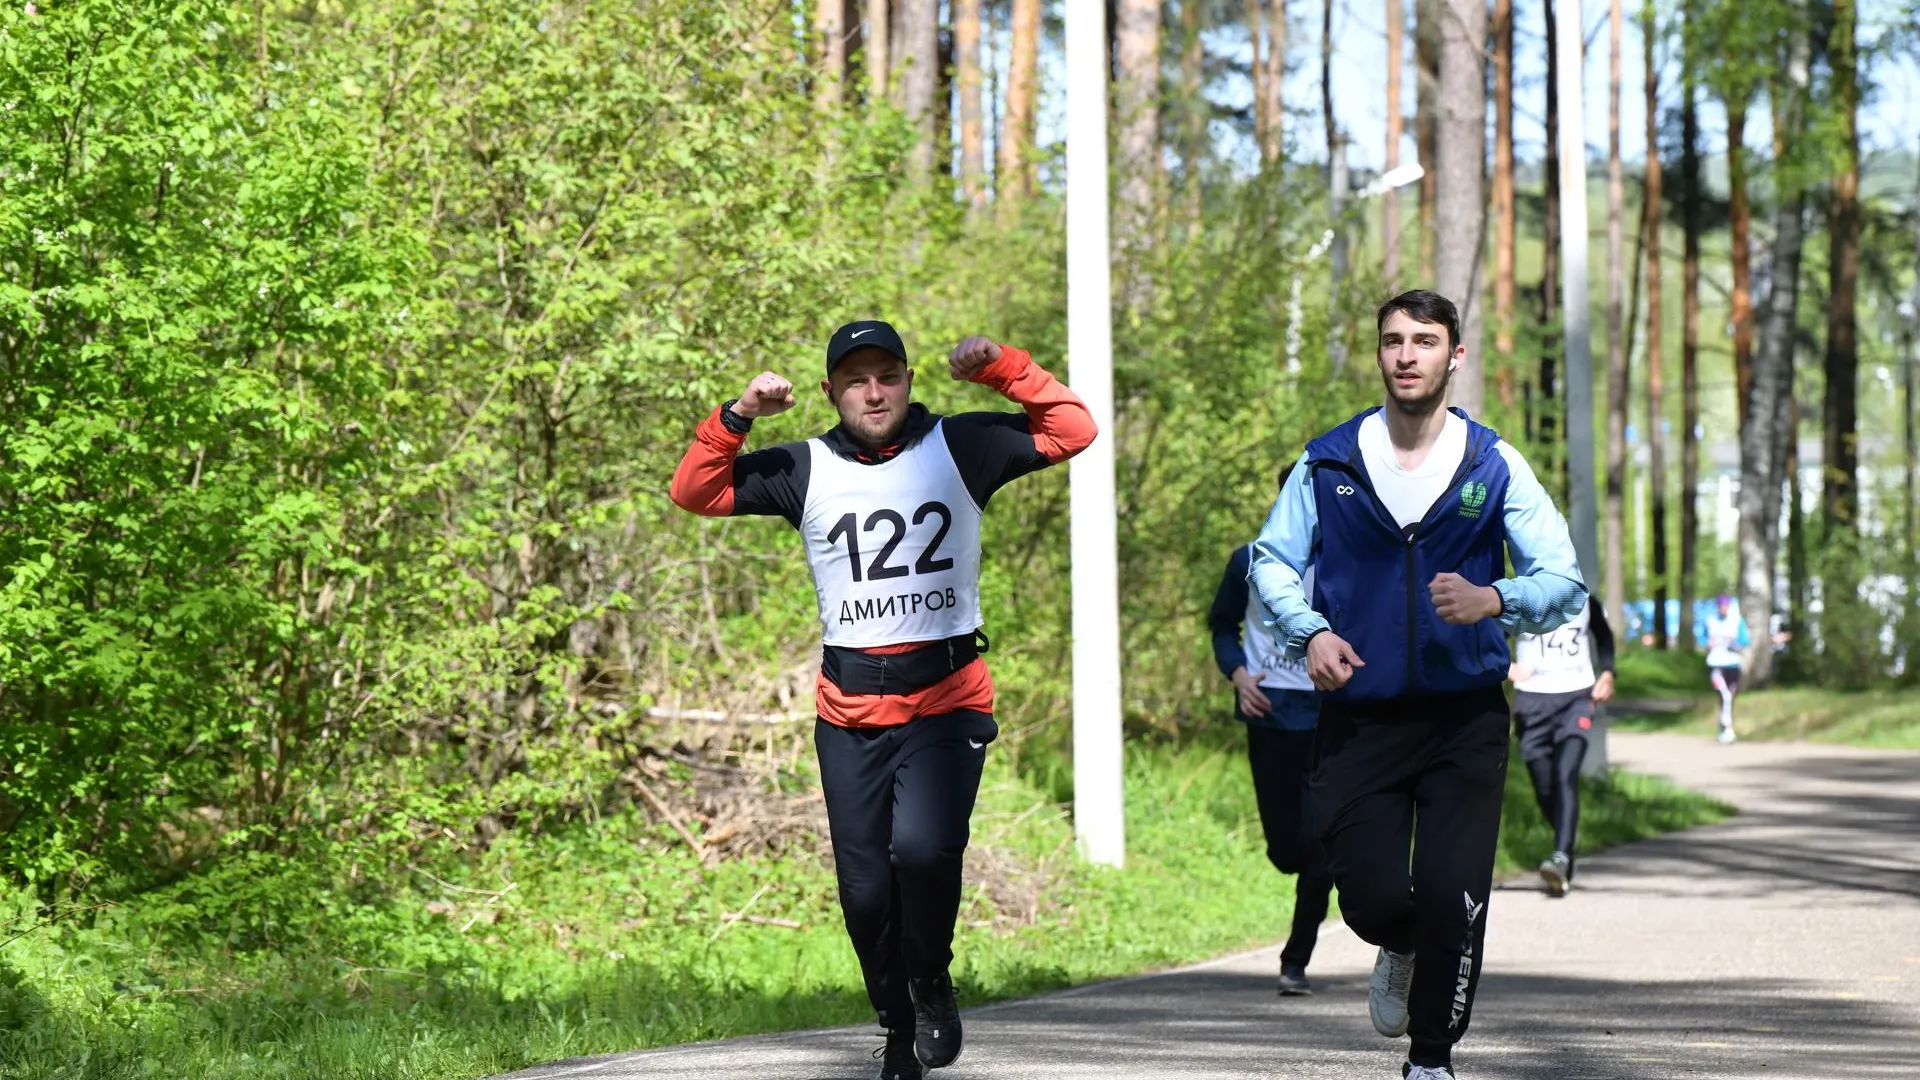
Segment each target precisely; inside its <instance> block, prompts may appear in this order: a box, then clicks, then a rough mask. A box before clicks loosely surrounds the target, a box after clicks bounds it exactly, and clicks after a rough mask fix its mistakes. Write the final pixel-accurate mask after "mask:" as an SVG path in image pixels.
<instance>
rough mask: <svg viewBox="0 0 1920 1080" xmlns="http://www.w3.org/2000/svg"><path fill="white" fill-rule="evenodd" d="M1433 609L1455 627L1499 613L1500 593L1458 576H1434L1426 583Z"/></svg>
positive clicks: (1487, 586) (1488, 586) (1489, 586)
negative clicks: (1431, 598)
mask: <svg viewBox="0 0 1920 1080" xmlns="http://www.w3.org/2000/svg"><path fill="white" fill-rule="evenodd" d="M1427 592H1428V594H1429V595H1431V596H1432V597H1433V609H1434V610H1435V611H1437V612H1439V613H1440V618H1442V619H1444V620H1446V621H1447V622H1449V623H1451V624H1453V625H1454V626H1466V625H1468V624H1470V623H1477V622H1479V621H1480V620H1482V619H1491V618H1493V617H1494V616H1495V615H1498V614H1500V606H1501V605H1500V593H1499V591H1498V590H1496V589H1495V588H1493V587H1492V586H1491V585H1475V584H1474V583H1473V582H1471V581H1468V580H1467V579H1466V578H1463V577H1461V576H1460V575H1459V574H1435V575H1434V577H1433V580H1432V581H1429V582H1427Z"/></svg>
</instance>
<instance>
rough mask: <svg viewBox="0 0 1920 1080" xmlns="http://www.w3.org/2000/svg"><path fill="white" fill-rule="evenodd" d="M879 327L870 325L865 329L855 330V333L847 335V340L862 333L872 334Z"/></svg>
mask: <svg viewBox="0 0 1920 1080" xmlns="http://www.w3.org/2000/svg"><path fill="white" fill-rule="evenodd" d="M878 329H879V327H877V326H869V327H867V328H866V329H865V330H855V331H854V332H853V333H851V334H848V335H847V340H848V341H852V340H853V339H854V338H857V337H859V336H860V335H861V334H871V333H873V332H874V331H875V330H878Z"/></svg>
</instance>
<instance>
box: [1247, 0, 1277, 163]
mask: <svg viewBox="0 0 1920 1080" xmlns="http://www.w3.org/2000/svg"><path fill="white" fill-rule="evenodd" d="M1241 8H1242V10H1244V11H1245V13H1246V20H1247V43H1248V48H1249V49H1251V50H1252V59H1250V60H1249V61H1248V62H1247V77H1248V78H1249V79H1250V80H1252V82H1253V144H1254V145H1255V146H1257V147H1259V148H1260V160H1261V161H1262V163H1265V162H1270V161H1272V160H1273V159H1272V158H1271V157H1269V156H1268V155H1267V150H1268V148H1269V147H1270V146H1271V145H1272V139H1271V136H1270V135H1269V134H1268V130H1267V128H1268V125H1269V124H1270V123H1271V121H1270V120H1269V119H1268V117H1267V65H1266V64H1264V63H1262V62H1261V59H1260V58H1261V56H1263V55H1264V50H1265V49H1266V36H1267V34H1266V24H1267V15H1266V5H1265V4H1264V3H1263V2H1262V0H1245V2H1244V3H1243V4H1242V5H1241Z"/></svg>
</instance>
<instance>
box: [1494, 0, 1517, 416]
mask: <svg viewBox="0 0 1920 1080" xmlns="http://www.w3.org/2000/svg"><path fill="white" fill-rule="evenodd" d="M1493 132H1494V135H1493V354H1492V355H1491V356H1489V357H1488V362H1489V364H1490V365H1498V366H1497V367H1496V368H1495V369H1494V384H1495V385H1496V386H1497V387H1498V388H1499V394H1500V404H1502V405H1504V406H1506V407H1507V408H1512V407H1513V363H1514V356H1513V327H1514V311H1513V301H1514V287H1513V264H1514V244H1515V229H1516V222H1515V220H1514V206H1513V199H1514V190H1513V0H1494V4H1493Z"/></svg>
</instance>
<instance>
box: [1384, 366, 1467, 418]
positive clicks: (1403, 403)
mask: <svg viewBox="0 0 1920 1080" xmlns="http://www.w3.org/2000/svg"><path fill="white" fill-rule="evenodd" d="M1380 378H1381V381H1383V382H1385V383H1386V385H1387V400H1388V401H1391V402H1392V403H1393V407H1394V408H1396V409H1399V410H1400V411H1401V412H1403V413H1405V414H1406V415H1408V416H1426V415H1429V414H1430V413H1432V412H1433V410H1435V409H1437V408H1439V407H1440V406H1442V405H1444V404H1446V401H1447V387H1448V386H1449V385H1451V384H1452V382H1453V365H1452V364H1448V365H1447V366H1446V367H1443V368H1441V369H1440V378H1439V381H1438V382H1436V383H1435V384H1434V387H1433V389H1432V390H1429V391H1428V392H1426V393H1425V394H1422V395H1420V396H1419V397H1413V398H1407V397H1401V396H1400V395H1399V394H1398V393H1396V392H1395V390H1394V385H1393V376H1392V375H1388V374H1386V373H1384V372H1383V373H1382V374H1381V376H1380Z"/></svg>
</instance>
